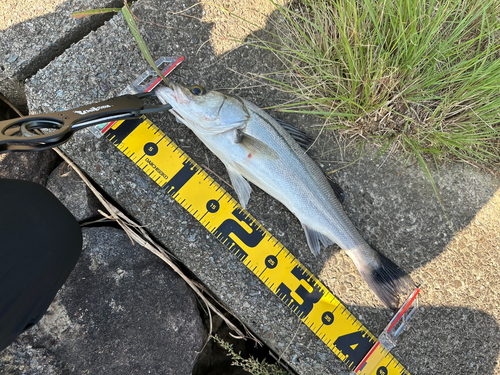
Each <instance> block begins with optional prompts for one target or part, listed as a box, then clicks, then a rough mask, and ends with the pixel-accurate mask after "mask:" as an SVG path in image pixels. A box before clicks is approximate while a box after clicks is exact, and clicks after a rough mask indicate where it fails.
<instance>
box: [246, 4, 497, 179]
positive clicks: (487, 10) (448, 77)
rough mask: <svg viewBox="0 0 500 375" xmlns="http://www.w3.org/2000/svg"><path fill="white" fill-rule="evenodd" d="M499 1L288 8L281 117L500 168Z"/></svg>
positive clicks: (282, 26) (277, 78)
mask: <svg viewBox="0 0 500 375" xmlns="http://www.w3.org/2000/svg"><path fill="white" fill-rule="evenodd" d="M499 4H500V3H498V2H497V1H496V0H484V1H483V0H443V1H437V0H427V1H422V0H302V1H295V2H293V3H292V4H290V5H289V6H288V7H284V6H279V5H277V4H276V7H277V9H278V10H279V12H280V13H281V20H280V21H279V25H278V27H277V28H276V29H277V30H279V31H277V33H278V37H279V41H278V42H274V43H273V42H263V41H258V42H256V44H258V45H260V46H261V47H262V48H266V49H271V50H272V51H274V52H275V53H276V54H277V55H278V56H279V57H280V58H281V59H282V61H283V62H284V63H285V65H286V67H287V69H286V70H285V71H282V72H279V73H276V74H274V75H273V78H271V77H270V76H268V77H267V79H269V80H270V82H271V83H272V84H275V85H278V86H279V87H280V88H281V89H282V90H285V91H287V92H290V93H293V94H294V95H295V96H296V97H297V98H299V99H298V100H297V102H296V103H294V104H292V105H290V104H288V105H286V106H282V107H281V108H280V110H281V111H289V112H300V113H313V114H316V115H318V116H320V117H322V118H324V119H325V120H326V124H327V128H329V129H337V130H339V131H340V132H341V133H347V134H349V135H358V136H360V139H368V140H371V141H372V142H375V143H378V144H380V145H384V147H388V145H391V146H396V148H397V149H399V150H400V151H402V152H403V153H405V152H406V153H410V154H414V155H415V157H416V160H417V161H418V162H419V163H422V162H423V159H421V157H426V160H440V159H441V160H454V161H456V160H459V161H463V162H467V163H472V164H475V165H477V164H479V165H482V166H486V167H489V168H491V167H493V168H494V169H497V170H498V166H499V165H500V153H499V150H500V21H499V20H500V16H499V8H500V5H499Z"/></svg>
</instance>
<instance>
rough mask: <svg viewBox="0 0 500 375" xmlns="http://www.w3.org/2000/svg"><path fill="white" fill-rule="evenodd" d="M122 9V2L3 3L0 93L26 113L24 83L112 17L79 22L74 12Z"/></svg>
mask: <svg viewBox="0 0 500 375" xmlns="http://www.w3.org/2000/svg"><path fill="white" fill-rule="evenodd" d="M120 6H123V1H122V0H75V1H67V0H54V1H48V2H40V1H36V0H25V1H21V2H20V1H15V0H6V1H2V4H1V5H0V56H1V58H0V92H1V93H3V94H4V95H5V96H6V97H8V98H9V99H10V100H11V102H12V103H13V104H14V105H16V106H17V107H18V108H19V109H20V110H21V111H23V110H24V111H25V110H26V99H25V98H24V81H25V80H26V79H27V78H28V77H30V76H32V75H33V74H35V73H36V72H37V71H38V70H39V69H41V68H43V67H44V66H45V65H47V64H48V63H49V62H50V61H52V60H53V59H54V58H55V57H56V56H57V55H59V54H61V53H62V52H63V51H64V50H66V49H67V48H69V47H70V46H71V44H73V43H75V42H77V41H78V40H80V39H81V38H83V36H85V35H86V34H88V33H89V32H90V31H91V30H93V29H96V28H98V27H99V26H100V25H102V23H103V22H104V21H105V20H107V19H109V18H110V17H112V14H109V15H108V14H102V15H99V16H94V17H86V18H79V19H75V18H72V17H71V13H72V12H76V11H81V10H86V9H95V8H106V7H120Z"/></svg>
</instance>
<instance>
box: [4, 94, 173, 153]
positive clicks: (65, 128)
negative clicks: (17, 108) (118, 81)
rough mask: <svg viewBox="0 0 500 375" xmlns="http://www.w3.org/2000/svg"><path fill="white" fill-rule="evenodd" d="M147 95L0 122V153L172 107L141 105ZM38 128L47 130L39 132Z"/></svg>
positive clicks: (54, 142)
mask: <svg viewBox="0 0 500 375" xmlns="http://www.w3.org/2000/svg"><path fill="white" fill-rule="evenodd" d="M151 96H155V94H154V93H151V92H144V93H139V94H135V95H123V96H118V97H116V98H112V99H109V100H106V101H103V102H100V103H94V104H89V105H86V106H83V107H79V108H73V109H70V110H67V111H63V112H54V113H47V114H41V115H32V116H25V117H20V118H17V119H13V120H6V121H0V154H1V153H5V152H16V151H40V150H45V149H48V148H53V147H57V146H59V145H61V144H63V143H64V142H67V141H68V140H69V139H70V138H71V137H72V136H73V134H74V133H75V132H76V131H77V130H80V129H84V128H86V127H89V126H93V125H98V124H102V123H107V122H111V121H119V120H129V119H134V118H138V117H140V116H141V115H143V114H145V113H151V112H161V111H167V110H169V109H171V108H172V107H171V106H170V105H168V104H167V105H156V106H145V105H144V103H143V99H144V98H146V97H151ZM37 130H38V131H37ZM41 130H48V131H47V132H44V133H42V132H41Z"/></svg>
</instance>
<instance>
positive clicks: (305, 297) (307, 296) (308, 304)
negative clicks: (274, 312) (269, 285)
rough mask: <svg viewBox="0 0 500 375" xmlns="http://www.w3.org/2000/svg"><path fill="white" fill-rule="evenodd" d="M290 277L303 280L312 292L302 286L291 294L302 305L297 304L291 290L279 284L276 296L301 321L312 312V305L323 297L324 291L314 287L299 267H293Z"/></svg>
mask: <svg viewBox="0 0 500 375" xmlns="http://www.w3.org/2000/svg"><path fill="white" fill-rule="evenodd" d="M292 275H293V276H295V277H296V278H297V280H304V281H305V282H306V283H307V285H309V287H310V289H312V291H311V292H310V291H309V290H307V289H306V288H305V287H304V286H303V285H299V287H298V288H297V289H296V290H295V291H294V292H293V294H295V295H297V296H299V298H300V299H302V303H299V302H298V301H297V300H296V298H294V296H293V295H292V290H291V289H290V288H289V287H288V286H286V285H285V283H281V284H280V286H279V287H278V289H277V290H276V294H277V295H278V297H280V298H281V299H282V300H283V301H284V302H285V303H286V304H287V305H288V306H289V307H290V308H291V309H292V310H293V311H294V312H295V313H296V314H297V315H298V316H299V317H300V318H301V319H303V318H305V317H306V316H307V315H308V314H309V313H310V312H311V310H312V308H313V306H314V304H315V303H316V302H318V301H319V300H320V299H321V297H323V294H324V291H322V290H321V289H320V288H319V286H317V285H316V283H315V281H314V280H313V279H312V277H310V276H308V275H307V273H306V272H305V271H304V270H303V269H302V268H301V267H300V266H295V268H294V269H293V270H292Z"/></svg>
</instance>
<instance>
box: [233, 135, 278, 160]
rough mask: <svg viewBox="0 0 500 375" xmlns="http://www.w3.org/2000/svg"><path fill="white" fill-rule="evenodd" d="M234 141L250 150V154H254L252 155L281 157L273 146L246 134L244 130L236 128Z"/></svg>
mask: <svg viewBox="0 0 500 375" xmlns="http://www.w3.org/2000/svg"><path fill="white" fill-rule="evenodd" d="M234 139H235V140H234V141H235V143H237V144H240V145H241V146H243V148H244V149H245V150H246V151H248V153H249V154H252V157H253V156H255V157H260V158H265V159H270V160H277V159H279V155H278V153H277V152H276V151H274V150H273V149H272V148H271V147H269V146H268V145H266V144H265V143H264V142H262V141H260V140H258V139H257V138H255V137H252V136H251V135H248V134H245V133H244V132H243V131H242V130H240V129H236V130H235V137H234Z"/></svg>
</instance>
